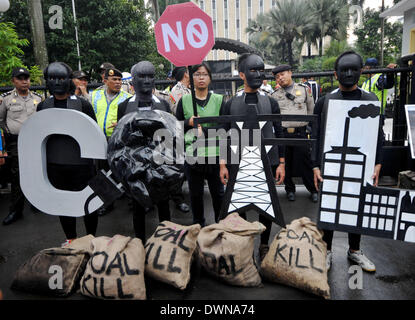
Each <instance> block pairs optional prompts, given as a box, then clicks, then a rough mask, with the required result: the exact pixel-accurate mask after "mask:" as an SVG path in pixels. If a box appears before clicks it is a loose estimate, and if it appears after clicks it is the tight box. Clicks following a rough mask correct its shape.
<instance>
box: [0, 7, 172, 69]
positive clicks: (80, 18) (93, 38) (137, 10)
mask: <svg viewBox="0 0 415 320" xmlns="http://www.w3.org/2000/svg"><path fill="white" fill-rule="evenodd" d="M78 2H79V1H78ZM51 5H59V6H61V7H62V9H63V29H62V30H59V29H54V30H52V29H50V28H49V27H48V21H49V18H50V17H51V14H49V13H48V10H49V7H50V6H51ZM76 10H77V12H76V15H77V27H78V36H79V46H80V52H81V62H82V68H83V69H84V70H85V71H86V72H88V73H92V72H93V70H97V68H98V66H99V65H100V64H101V63H102V62H105V61H109V62H111V63H113V64H114V65H115V66H116V67H117V68H118V69H120V70H121V71H129V70H130V68H131V66H132V65H133V64H134V63H136V62H138V61H141V60H149V61H151V62H152V63H153V64H154V65H155V67H156V70H157V72H158V75H159V76H161V75H163V77H164V75H165V74H164V73H165V72H164V71H163V70H162V69H161V68H160V65H162V64H163V65H167V61H166V60H165V59H164V58H162V57H161V56H159V55H158V54H157V51H156V48H157V47H156V43H155V38H154V33H153V30H151V29H150V22H149V21H148V20H147V18H146V15H147V14H148V13H149V12H148V10H147V9H145V7H144V3H143V1H142V0H90V1H82V5H80V4H79V5H77V6H76ZM25 12H27V2H26V1H23V0H16V1H13V2H11V8H10V9H9V10H8V11H7V12H6V13H5V14H4V15H3V17H2V19H5V20H6V21H16V22H17V30H18V33H19V35H20V36H21V37H24V38H27V39H31V34H30V28H28V25H29V20H28V17H27V15H26V14H24V13H25ZM22 13H23V14H22ZM43 16H44V25H45V34H46V46H47V49H48V55H49V61H63V62H66V63H68V64H69V65H70V66H72V67H76V66H77V65H78V62H77V61H78V57H77V52H76V42H75V30H74V29H75V23H74V20H73V13H72V5H71V1H66V0H44V1H43ZM24 51H25V60H24V62H25V63H26V64H28V65H32V64H34V59H33V54H32V53H31V52H30V50H28V49H27V48H25V50H24ZM74 69H75V68H74Z"/></svg>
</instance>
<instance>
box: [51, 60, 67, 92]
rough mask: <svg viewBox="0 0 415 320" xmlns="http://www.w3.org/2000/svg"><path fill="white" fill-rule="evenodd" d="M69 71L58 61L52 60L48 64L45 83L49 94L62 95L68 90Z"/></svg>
mask: <svg viewBox="0 0 415 320" xmlns="http://www.w3.org/2000/svg"><path fill="white" fill-rule="evenodd" d="M70 76H71V75H70V72H69V70H67V69H66V68H65V66H64V65H62V64H60V63H59V62H53V63H51V64H50V65H49V66H48V69H47V78H46V85H47V87H48V89H49V92H50V94H51V95H55V94H58V95H63V94H65V93H68V92H69V91H70V85H71V81H72V80H71V78H70Z"/></svg>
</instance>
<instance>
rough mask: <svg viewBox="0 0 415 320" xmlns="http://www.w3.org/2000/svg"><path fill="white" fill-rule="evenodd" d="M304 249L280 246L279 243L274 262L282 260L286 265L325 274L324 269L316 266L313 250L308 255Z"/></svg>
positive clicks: (285, 245)
mask: <svg viewBox="0 0 415 320" xmlns="http://www.w3.org/2000/svg"><path fill="white" fill-rule="evenodd" d="M303 250H304V249H301V248H295V247H292V246H288V245H287V244H284V245H282V246H281V245H280V244H279V243H278V245H277V249H276V250H275V254H274V262H277V260H282V261H284V262H285V263H286V264H288V265H289V266H292V267H296V268H299V269H312V270H315V271H317V272H319V273H323V267H322V266H321V267H320V266H316V265H315V261H314V255H313V250H311V249H308V250H306V251H308V252H306V253H304V251H303Z"/></svg>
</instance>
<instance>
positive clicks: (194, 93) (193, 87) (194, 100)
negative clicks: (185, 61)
mask: <svg viewBox="0 0 415 320" xmlns="http://www.w3.org/2000/svg"><path fill="white" fill-rule="evenodd" d="M187 69H188V70H189V78H190V90H191V91H192V104H193V115H194V116H195V117H197V105H196V92H195V84H194V82H193V70H192V66H188V67H187Z"/></svg>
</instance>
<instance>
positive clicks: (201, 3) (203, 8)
mask: <svg viewBox="0 0 415 320" xmlns="http://www.w3.org/2000/svg"><path fill="white" fill-rule="evenodd" d="M200 9H202V10H203V11H205V0H200Z"/></svg>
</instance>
